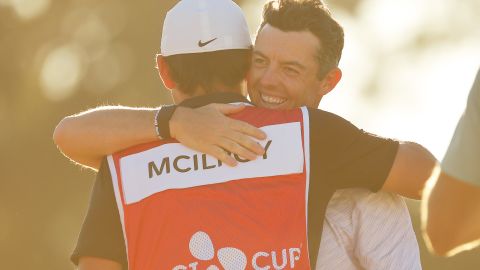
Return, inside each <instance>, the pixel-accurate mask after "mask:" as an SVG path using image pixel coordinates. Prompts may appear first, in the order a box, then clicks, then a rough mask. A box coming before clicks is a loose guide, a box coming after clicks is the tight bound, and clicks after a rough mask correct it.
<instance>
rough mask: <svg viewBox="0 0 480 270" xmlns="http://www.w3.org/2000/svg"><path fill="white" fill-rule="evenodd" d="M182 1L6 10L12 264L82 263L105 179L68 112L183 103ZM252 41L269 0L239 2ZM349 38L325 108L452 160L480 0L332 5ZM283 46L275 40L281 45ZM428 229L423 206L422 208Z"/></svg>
mask: <svg viewBox="0 0 480 270" xmlns="http://www.w3.org/2000/svg"><path fill="white" fill-rule="evenodd" d="M175 2H176V1H173V0H161V1H160V0H157V1H135V2H134V1H127V0H83V1H72V0H62V1H59V0H0V262H1V264H2V267H1V268H2V269H22V270H23V269H36V270H44V269H45V270H46V269H49V270H57V269H73V268H74V267H73V265H72V264H71V263H70V262H69V255H70V252H71V251H72V249H73V247H74V244H75V241H76V237H77V234H78V232H79V229H80V226H81V223H82V220H83V216H84V214H85V212H86V210H87V205H88V200H89V192H90V189H91V187H92V184H93V179H94V173H93V172H92V171H89V170H82V169H80V168H79V167H77V166H74V165H73V164H72V163H71V162H69V161H68V160H67V159H66V158H64V157H63V156H62V155H61V154H60V153H59V152H58V151H57V149H56V147H55V145H54V144H53V142H52V133H53V130H54V128H55V126H56V124H57V123H58V122H59V121H60V120H61V119H62V118H63V117H64V116H66V115H70V114H74V113H76V112H79V111H82V110H86V109H88V108H91V107H95V106H98V105H105V104H123V105H129V106H157V105H159V104H162V103H170V98H169V95H168V93H167V92H166V91H164V88H163V86H162V84H161V81H160V80H159V79H158V76H157V74H156V70H155V69H154V55H155V53H157V52H158V51H159V43H160V34H161V29H162V21H163V17H164V15H165V12H166V10H168V9H169V8H170V7H172V6H173V5H174V4H175ZM237 2H238V3H239V4H240V5H241V6H242V8H243V9H244V11H245V12H246V14H247V16H248V19H249V22H250V25H251V32H252V35H253V33H255V30H256V27H257V26H258V23H259V21H260V16H261V7H262V5H263V3H264V1H257V0H250V1H249V0H243V1H237ZM328 4H329V6H330V8H331V10H332V12H333V14H334V17H336V18H337V19H338V20H339V21H340V23H341V24H342V25H343V26H344V28H345V34H346V38H345V44H346V45H345V50H344V55H343V58H342V61H341V63H340V67H341V68H342V70H343V71H344V76H343V79H342V81H341V82H340V84H339V85H338V86H337V88H336V89H335V90H334V91H333V92H332V93H330V94H329V95H328V96H327V98H325V99H324V101H322V104H321V107H323V108H324V109H327V110H329V111H332V112H335V113H337V114H340V115H342V116H344V117H346V118H348V119H350V120H351V121H352V122H354V123H355V124H356V125H358V126H360V127H363V128H365V129H366V130H369V131H372V132H376V133H378V134H381V135H385V136H391V137H396V138H399V139H402V140H414V141H417V142H419V143H422V144H423V145H425V146H426V147H427V148H428V149H430V150H431V151H432V152H433V153H434V155H435V156H436V157H437V158H438V159H441V158H442V157H443V155H444V153H445V150H446V147H447V145H448V142H449V140H450V137H451V135H452V133H453V129H454V127H455V125H456V121H457V120H458V118H459V117H460V115H461V113H462V110H463V107H464V104H465V101H466V97H467V93H468V90H469V89H470V87H471V85H472V83H473V79H474V76H475V74H476V71H477V69H478V68H479V67H480V27H478V26H479V23H480V19H479V17H478V13H479V11H480V0H462V1H458V0H403V1H395V0H330V1H328ZM272 45H274V44H272ZM408 204H409V208H410V212H411V215H412V218H413V222H414V226H415V229H416V231H417V232H418V231H419V205H418V203H417V202H413V201H408ZM419 243H420V246H421V255H422V263H423V267H424V269H467V270H468V269H480V256H479V255H480V254H479V250H478V249H477V250H473V251H470V252H466V253H463V254H461V255H458V256H456V257H455V258H452V259H443V258H438V257H435V256H432V255H430V254H428V253H427V252H426V250H425V247H424V244H423V239H422V238H421V236H420V235H419Z"/></svg>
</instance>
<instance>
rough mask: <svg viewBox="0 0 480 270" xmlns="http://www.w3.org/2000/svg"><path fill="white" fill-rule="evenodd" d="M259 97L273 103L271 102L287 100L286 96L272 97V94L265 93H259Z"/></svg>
mask: <svg viewBox="0 0 480 270" xmlns="http://www.w3.org/2000/svg"><path fill="white" fill-rule="evenodd" d="M261 97H262V100H263V101H264V102H267V103H273V104H280V103H283V102H285V101H286V100H287V99H286V98H279V97H272V96H267V95H265V94H261Z"/></svg>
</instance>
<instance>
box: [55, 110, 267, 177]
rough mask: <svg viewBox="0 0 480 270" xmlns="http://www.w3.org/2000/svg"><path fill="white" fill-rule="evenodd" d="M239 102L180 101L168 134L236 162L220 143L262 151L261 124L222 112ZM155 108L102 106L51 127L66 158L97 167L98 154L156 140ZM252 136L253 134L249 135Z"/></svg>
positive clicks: (252, 154) (250, 152)
mask: <svg viewBox="0 0 480 270" xmlns="http://www.w3.org/2000/svg"><path fill="white" fill-rule="evenodd" d="M243 108H244V106H243V105H230V104H210V105H207V106H204V107H200V108H197V109H189V108H184V107H178V108H177V109H176V110H175V112H174V114H173V115H172V118H171V119H170V121H169V125H170V130H171V132H170V133H171V135H172V137H174V138H175V139H177V140H178V141H180V142H181V143H183V144H184V145H186V146H188V147H190V148H192V149H195V150H197V151H200V152H203V153H206V154H210V155H212V156H214V157H216V158H218V159H219V160H221V161H223V162H224V163H226V164H228V165H230V166H234V165H235V164H236V161H235V159H233V158H232V157H231V156H229V155H227V154H226V153H225V151H223V149H225V150H228V151H230V152H232V153H236V154H239V155H240V156H242V157H244V158H247V159H255V158H256V156H257V155H262V154H263V152H264V150H263V148H262V147H261V146H260V145H259V144H257V143H256V142H255V140H253V139H252V138H251V137H254V138H257V139H259V140H262V139H264V138H265V134H264V133H263V131H261V130H260V129H257V128H255V127H254V126H252V125H250V124H247V123H245V122H242V121H238V120H234V119H231V118H228V117H226V116H225V115H227V114H232V113H236V112H239V111H241V110H242V109H243ZM157 110H158V109H157V108H131V107H122V106H104V107H98V108H95V109H91V110H88V111H85V112H82V113H80V114H76V115H72V116H68V117H65V118H64V119H63V120H62V121H61V122H60V123H59V124H58V126H57V127H56V128H55V132H54V135H53V138H54V141H55V144H57V146H58V148H59V149H60V150H61V151H62V152H63V153H64V155H65V156H67V157H69V158H70V159H72V160H74V161H76V162H77V163H80V164H82V165H86V166H88V167H92V168H94V169H98V167H99V166H100V162H101V160H102V158H103V157H104V156H106V155H110V154H112V153H114V152H117V151H119V150H122V149H125V148H128V147H131V146H134V145H137V144H141V143H146V142H151V141H154V140H158V137H157V135H156V131H155V126H154V118H155V114H156V112H157ZM250 136H251V137H250Z"/></svg>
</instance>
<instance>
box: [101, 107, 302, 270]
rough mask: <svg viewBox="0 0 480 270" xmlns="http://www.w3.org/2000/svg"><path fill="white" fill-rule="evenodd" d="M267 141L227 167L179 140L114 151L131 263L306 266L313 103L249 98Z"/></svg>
mask: <svg viewBox="0 0 480 270" xmlns="http://www.w3.org/2000/svg"><path fill="white" fill-rule="evenodd" d="M233 117H234V118H236V119H240V120H244V121H247V122H248V123H250V124H253V125H255V126H257V127H261V129H262V130H263V131H265V132H266V133H267V135H268V139H267V140H265V141H262V142H260V143H261V144H262V145H263V146H264V148H265V149H266V151H265V154H264V155H263V156H260V157H258V158H257V159H256V160H254V161H246V160H242V159H241V157H238V156H234V157H235V158H236V159H237V160H238V161H239V165H237V166H236V167H234V168H231V167H229V166H227V165H225V164H222V162H220V161H218V160H217V159H214V158H213V157H211V156H208V155H205V154H202V153H199V152H196V151H193V150H191V149H189V148H186V147H184V146H183V145H181V144H180V143H178V142H177V141H174V140H164V141H160V142H154V143H149V144H144V145H139V146H136V147H132V148H129V149H127V150H125V151H122V152H119V153H115V154H113V155H111V156H109V157H108V163H109V167H110V172H111V175H112V182H113V187H114V191H115V197H116V200H117V206H118V209H119V213H120V218H121V223H122V226H123V232H124V238H125V243H126V247H127V257H128V263H129V269H130V270H186V269H191V270H195V269H196V270H215V269H226V270H245V269H256V270H257V269H262V270H267V269H272V270H273V269H300V270H305V269H310V265H309V254H308V241H307V231H306V230H307V217H306V213H307V211H306V206H307V200H308V198H307V194H308V179H309V175H308V168H309V163H308V162H309V147H308V146H309V137H308V134H309V130H308V112H307V110H306V109H305V108H301V109H296V110H293V111H289V112H284V111H283V112H282V111H271V110H266V109H260V108H255V107H248V108H246V109H244V110H243V111H242V112H241V113H239V114H236V115H234V116H233Z"/></svg>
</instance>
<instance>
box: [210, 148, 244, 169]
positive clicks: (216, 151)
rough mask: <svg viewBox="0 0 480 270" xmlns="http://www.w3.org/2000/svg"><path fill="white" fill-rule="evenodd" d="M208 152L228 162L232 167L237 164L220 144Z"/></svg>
mask: <svg viewBox="0 0 480 270" xmlns="http://www.w3.org/2000/svg"><path fill="white" fill-rule="evenodd" d="M206 153H207V154H209V155H211V156H213V157H215V158H216V159H218V160H220V161H221V162H223V163H225V164H227V165H228V166H230V167H235V166H236V165H237V161H236V160H235V159H234V158H233V157H232V156H231V155H229V154H228V153H227V152H225V150H224V149H222V148H221V147H219V146H214V147H212V148H211V151H209V152H206Z"/></svg>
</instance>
